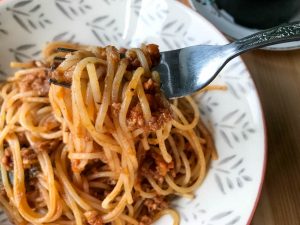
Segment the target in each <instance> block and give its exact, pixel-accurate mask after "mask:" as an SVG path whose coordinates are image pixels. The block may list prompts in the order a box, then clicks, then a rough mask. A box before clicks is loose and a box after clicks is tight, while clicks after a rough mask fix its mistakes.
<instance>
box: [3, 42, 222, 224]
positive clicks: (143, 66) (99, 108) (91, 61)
mask: <svg viewBox="0 0 300 225" xmlns="http://www.w3.org/2000/svg"><path fill="white" fill-rule="evenodd" d="M43 54H44V60H43V61H31V62H28V63H12V67H14V68H20V69H19V70H18V71H17V72H16V73H15V74H14V76H12V77H10V78H9V79H8V80H7V82H5V83H2V84H0V96H1V99H0V100H1V102H0V105H1V111H0V130H1V132H0V158H1V178H2V189H1V195H0V203H1V205H2V206H3V208H4V209H5V211H6V212H7V214H8V215H9V216H10V218H11V220H12V221H13V222H14V223H15V224H49V225H50V224H56V225H59V224H61V225H68V224H70V225H71V224H74V225H75V224H76V225H82V224H90V225H102V224H112V225H124V224H133V225H148V224H151V223H152V222H153V221H155V220H156V219H158V218H159V217H161V216H163V215H165V214H169V215H171V216H172V218H173V223H174V224H179V214H178V213H177V212H176V211H175V210H174V209H172V208H170V206H169V202H170V201H171V200H172V199H173V198H174V197H176V196H185V197H191V196H192V195H193V192H194V191H195V190H196V189H197V188H198V187H199V185H200V184H201V183H202V181H203V179H204V177H205V175H206V172H207V166H208V164H209V162H210V160H211V159H212V158H216V152H215V149H214V145H213V141H212V138H211V136H210V134H209V132H208V131H207V129H206V127H205V126H204V124H203V123H202V121H201V119H200V113H199V110H198V106H197V104H196V103H195V102H194V100H193V98H192V97H191V96H187V97H185V98H182V99H176V100H172V101H169V100H167V99H166V98H165V97H164V95H163V94H162V93H161V91H160V79H159V74H158V73H157V72H155V71H152V68H153V67H154V66H155V65H157V63H159V57H160V54H159V50H158V46H157V45H154V44H150V45H142V46H141V48H136V49H129V50H127V49H120V50H118V49H116V48H115V47H112V46H107V47H104V48H101V47H91V46H83V45H77V44H70V43H62V42H53V43H49V44H48V45H47V46H46V47H45V49H44V50H43ZM49 79H50V80H51V82H52V83H51V84H50V83H49V82H48V80H49Z"/></svg>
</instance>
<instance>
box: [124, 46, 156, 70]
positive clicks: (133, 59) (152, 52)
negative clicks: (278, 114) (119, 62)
mask: <svg viewBox="0 0 300 225" xmlns="http://www.w3.org/2000/svg"><path fill="white" fill-rule="evenodd" d="M142 51H143V53H144V54H145V57H146V59H147V62H148V65H149V67H150V68H152V67H154V66H156V65H158V64H159V62H160V53H159V49H158V45H155V44H148V45H146V46H145V47H143V48H142ZM119 52H120V53H121V54H125V57H126V59H128V61H129V65H128V69H130V70H133V69H136V68H137V67H139V66H141V63H140V61H139V60H138V58H137V55H136V53H135V51H133V50H131V49H130V50H127V49H124V48H122V49H120V51H119Z"/></svg>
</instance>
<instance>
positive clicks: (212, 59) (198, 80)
mask: <svg viewBox="0 0 300 225" xmlns="http://www.w3.org/2000/svg"><path fill="white" fill-rule="evenodd" d="M297 40H300V22H294V23H289V24H284V25H280V26H277V27H273V28H270V29H267V30H264V31H261V32H258V33H255V34H252V35H250V36H247V37H244V38H242V39H239V40H236V41H234V42H232V43H229V44H226V45H196V46H191V47H186V48H182V49H177V50H172V51H166V52H162V53H161V62H160V64H159V65H158V66H156V67H155V68H154V70H156V71H158V72H159V73H160V80H161V89H162V91H163V92H164V93H165V95H166V97H167V98H178V97H182V96H185V95H189V94H192V93H193V92H196V91H198V90H200V89H202V88H204V87H205V86H207V85H208V84H209V83H210V82H211V81H212V80H213V79H214V78H215V77H216V76H217V75H218V74H219V72H220V71H221V70H222V69H223V68H224V66H225V65H226V64H227V63H228V62H229V61H230V60H231V59H233V58H234V57H236V56H238V55H240V54H242V53H244V52H247V51H249V50H252V49H257V48H262V47H265V46H270V45H274V44H279V43H284V42H291V41H297Z"/></svg>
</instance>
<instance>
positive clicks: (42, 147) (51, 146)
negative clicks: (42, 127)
mask: <svg viewBox="0 0 300 225" xmlns="http://www.w3.org/2000/svg"><path fill="white" fill-rule="evenodd" d="M60 142H61V141H60V140H57V139H53V140H44V141H38V142H35V143H34V144H33V146H32V147H33V149H34V150H35V151H37V152H42V151H46V152H48V153H50V152H52V151H53V150H55V149H56V148H57V147H58V145H59V144H60Z"/></svg>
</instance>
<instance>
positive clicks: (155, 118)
mask: <svg viewBox="0 0 300 225" xmlns="http://www.w3.org/2000/svg"><path fill="white" fill-rule="evenodd" d="M171 119H172V113H171V111H170V109H159V110H158V112H156V113H153V114H152V117H151V119H150V120H149V122H148V124H147V127H148V130H150V131H157V130H159V129H160V128H161V127H162V125H163V124H164V123H166V122H168V121H170V120H171Z"/></svg>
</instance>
